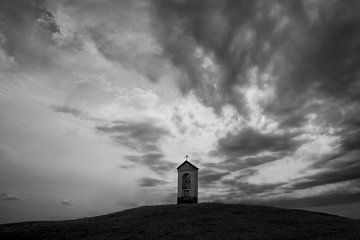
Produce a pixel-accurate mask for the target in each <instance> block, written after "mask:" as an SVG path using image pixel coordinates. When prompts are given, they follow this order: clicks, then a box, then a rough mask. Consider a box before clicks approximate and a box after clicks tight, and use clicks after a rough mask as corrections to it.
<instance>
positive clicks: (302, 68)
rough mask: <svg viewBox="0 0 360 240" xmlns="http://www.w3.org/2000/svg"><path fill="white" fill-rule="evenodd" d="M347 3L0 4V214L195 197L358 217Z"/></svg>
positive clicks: (356, 66) (358, 27)
mask: <svg viewBox="0 0 360 240" xmlns="http://www.w3.org/2000/svg"><path fill="white" fill-rule="evenodd" d="M359 52H360V2H359V1H357V0H348V1H336V0H303V1H300V0H296V1H295V0H288V1H264V0H254V1H246V0H223V1H219V0H207V1H203V0H148V1H145V0H144V1H143V0H132V1H130V0H119V1H115V0H86V1H83V0H0V112H1V114H0V212H1V214H0V223H7V222H17V221H29V220H60V219H71V218H79V217H89V216H95V215H101V214H105V213H111V212H115V211H120V210H123V209H127V208H133V207H137V206H142V205H157V204H174V203H176V194H177V186H176V184H177V170H176V167H177V166H178V165H180V164H181V163H182V162H183V161H184V160H185V159H184V156H185V155H186V154H189V155H190V159H189V160H190V162H192V163H193V164H194V165H196V166H197V167H198V168H199V169H200V170H199V201H200V202H210V201H217V202H226V203H249V204H261V205H271V206H280V207H288V208H300V209H307V210H312V211H321V212H326V213H331V214H338V215H341V216H345V217H351V218H357V219H359V218H360V180H359V179H360V161H359V160H360V159H359V158H360V111H359V110H360V101H359V100H360V77H359V76H360V54H359Z"/></svg>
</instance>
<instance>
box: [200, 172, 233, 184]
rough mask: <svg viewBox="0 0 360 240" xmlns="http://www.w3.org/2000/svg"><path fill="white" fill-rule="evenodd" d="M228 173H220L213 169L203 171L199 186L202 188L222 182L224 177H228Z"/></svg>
mask: <svg viewBox="0 0 360 240" xmlns="http://www.w3.org/2000/svg"><path fill="white" fill-rule="evenodd" d="M228 174H229V173H228V172H218V171H214V170H211V169H202V170H201V174H200V176H199V184H201V185H202V186H204V187H205V186H211V185H212V184H214V183H217V182H219V181H220V180H221V178H222V177H224V176H226V175H228Z"/></svg>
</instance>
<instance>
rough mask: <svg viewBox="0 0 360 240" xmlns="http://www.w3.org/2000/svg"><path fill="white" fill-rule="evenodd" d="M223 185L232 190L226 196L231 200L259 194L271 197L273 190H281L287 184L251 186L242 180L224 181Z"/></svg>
mask: <svg viewBox="0 0 360 240" xmlns="http://www.w3.org/2000/svg"><path fill="white" fill-rule="evenodd" d="M222 183H223V184H224V185H225V186H227V187H230V189H231V190H230V191H229V192H228V193H227V194H225V197H226V198H227V199H229V200H231V199H232V198H234V199H236V198H238V197H244V196H255V195H256V194H259V193H265V194H266V193H267V194H269V195H270V194H271V192H272V191H273V190H275V189H279V188H281V187H282V186H283V185H284V184H285V183H275V184H250V183H247V182H244V181H243V180H242V179H240V180H236V179H232V180H223V181H222Z"/></svg>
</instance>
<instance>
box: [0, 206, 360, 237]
mask: <svg viewBox="0 0 360 240" xmlns="http://www.w3.org/2000/svg"><path fill="white" fill-rule="evenodd" d="M306 238H307V239H360V221H356V220H352V219H348V218H343V217H339V216H335V215H329V214H323V213H315V212H309V211H303V210H293V209H281V208H274V207H265V206H255V205H241V204H220V203H201V204H190V205H161V206H145V207H139V208H134V209H129V210H125V211H122V212H117V213H113V214H109V215H103V216H98V217H92V218H82V219H77V220H67V221H44V222H23V223H13V224H3V225H0V239H3V240H4V239H54V240H56V239H221V240H226V239H306Z"/></svg>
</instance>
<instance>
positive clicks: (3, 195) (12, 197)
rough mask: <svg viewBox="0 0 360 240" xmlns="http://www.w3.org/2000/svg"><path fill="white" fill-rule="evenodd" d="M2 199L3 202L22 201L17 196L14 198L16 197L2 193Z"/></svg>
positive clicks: (0, 195)
mask: <svg viewBox="0 0 360 240" xmlns="http://www.w3.org/2000/svg"><path fill="white" fill-rule="evenodd" d="M0 199H2V200H9V201H19V200H21V199H20V198H18V197H17V196H14V195H12V194H8V193H1V194H0Z"/></svg>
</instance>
